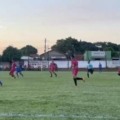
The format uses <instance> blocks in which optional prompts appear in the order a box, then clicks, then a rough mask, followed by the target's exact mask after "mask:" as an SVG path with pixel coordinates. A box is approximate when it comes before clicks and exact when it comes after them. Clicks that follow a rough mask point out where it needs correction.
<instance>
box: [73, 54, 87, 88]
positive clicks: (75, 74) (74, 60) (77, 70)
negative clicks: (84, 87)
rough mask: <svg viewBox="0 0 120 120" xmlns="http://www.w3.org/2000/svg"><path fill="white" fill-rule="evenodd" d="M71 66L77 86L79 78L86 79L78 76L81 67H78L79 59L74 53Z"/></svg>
mask: <svg viewBox="0 0 120 120" xmlns="http://www.w3.org/2000/svg"><path fill="white" fill-rule="evenodd" d="M71 68H72V76H73V80H74V83H75V85H76V86H77V80H83V81H85V80H84V79H83V78H81V77H77V75H78V72H79V69H78V61H77V60H76V59H75V57H74V56H73V55H72V60H71Z"/></svg>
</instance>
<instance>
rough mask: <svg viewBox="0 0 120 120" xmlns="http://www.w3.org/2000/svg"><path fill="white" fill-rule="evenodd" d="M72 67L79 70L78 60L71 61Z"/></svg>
mask: <svg viewBox="0 0 120 120" xmlns="http://www.w3.org/2000/svg"><path fill="white" fill-rule="evenodd" d="M71 67H72V69H78V61H77V60H76V59H73V60H72V61H71Z"/></svg>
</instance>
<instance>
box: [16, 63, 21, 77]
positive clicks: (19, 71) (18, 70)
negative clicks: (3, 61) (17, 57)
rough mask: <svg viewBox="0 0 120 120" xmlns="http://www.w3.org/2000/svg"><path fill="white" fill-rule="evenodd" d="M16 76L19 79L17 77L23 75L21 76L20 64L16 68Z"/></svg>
mask: <svg viewBox="0 0 120 120" xmlns="http://www.w3.org/2000/svg"><path fill="white" fill-rule="evenodd" d="M16 75H17V77H19V75H21V76H22V77H23V74H22V66H21V65H20V64H18V65H17V66H16Z"/></svg>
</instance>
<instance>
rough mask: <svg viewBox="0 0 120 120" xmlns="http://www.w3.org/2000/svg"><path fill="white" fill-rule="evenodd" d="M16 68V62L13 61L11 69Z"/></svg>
mask: <svg viewBox="0 0 120 120" xmlns="http://www.w3.org/2000/svg"><path fill="white" fill-rule="evenodd" d="M15 69H16V64H15V62H13V63H12V66H11V70H12V71H15Z"/></svg>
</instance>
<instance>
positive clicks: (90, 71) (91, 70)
mask: <svg viewBox="0 0 120 120" xmlns="http://www.w3.org/2000/svg"><path fill="white" fill-rule="evenodd" d="M93 72H94V68H93V65H92V64H91V63H90V61H88V65H87V77H88V78H89V76H90V75H89V74H93Z"/></svg>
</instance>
